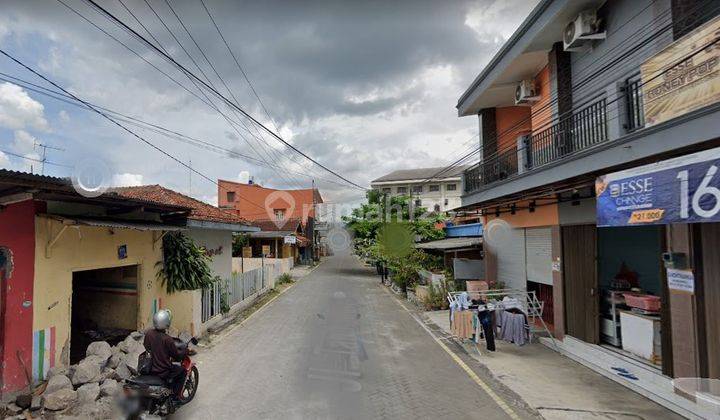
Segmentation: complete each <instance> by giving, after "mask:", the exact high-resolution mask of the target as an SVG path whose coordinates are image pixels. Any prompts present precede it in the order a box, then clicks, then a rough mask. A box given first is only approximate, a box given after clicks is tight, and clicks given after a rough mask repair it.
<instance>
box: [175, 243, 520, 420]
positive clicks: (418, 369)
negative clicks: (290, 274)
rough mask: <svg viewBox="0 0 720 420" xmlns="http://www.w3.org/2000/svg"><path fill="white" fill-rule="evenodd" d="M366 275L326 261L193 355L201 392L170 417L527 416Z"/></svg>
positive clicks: (350, 260)
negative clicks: (485, 387) (473, 373)
mask: <svg viewBox="0 0 720 420" xmlns="http://www.w3.org/2000/svg"><path fill="white" fill-rule="evenodd" d="M373 274H374V272H373V271H372V270H370V269H368V268H366V267H363V266H362V265H361V264H360V263H359V262H358V261H357V259H356V258H355V257H353V256H350V255H344V256H335V257H330V258H328V259H327V260H326V261H325V262H324V263H323V264H322V265H320V266H319V267H318V268H317V269H315V270H314V271H313V272H312V273H310V274H309V275H308V276H307V277H305V278H304V279H302V280H300V281H299V282H298V283H297V284H296V285H295V286H294V287H292V288H291V289H289V290H288V291H287V292H286V293H284V294H282V295H281V296H280V297H279V298H278V299H277V300H275V301H274V302H272V303H271V304H270V305H268V306H266V307H265V308H263V309H262V310H260V312H258V313H256V315H254V316H253V317H252V318H250V319H249V320H248V321H247V322H246V323H244V324H242V325H241V326H239V327H237V328H235V329H234V330H231V331H230V332H228V333H226V336H225V337H224V338H222V340H220V341H219V342H217V344H216V345H214V346H213V347H211V348H209V349H206V350H204V351H202V352H200V354H199V355H198V356H197V358H196V360H197V361H198V362H199V363H198V366H199V369H200V388H199V390H198V393H197V395H196V397H195V399H194V401H192V403H191V404H190V405H189V406H186V407H183V408H181V409H180V410H179V411H178V413H177V414H176V415H175V418H182V419H196V418H213V419H214V418H218V419H219V418H247V419H250V418H253V419H255V418H263V419H267V418H277V419H281V418H282V419H288V418H293V419H296V418H314V419H315V418H321V419H367V418H373V419H385V418H387V419H405V418H407V419H418V418H456V419H464V418H467V419H469V418H475V419H477V418H485V419H501V418H511V415H513V413H514V414H515V415H517V416H520V417H529V416H530V414H528V413H527V412H525V411H523V409H522V408H521V407H517V406H515V405H513V404H510V407H512V408H510V407H507V406H506V407H505V410H503V409H502V408H501V406H500V405H499V404H498V402H497V401H499V402H500V404H504V401H508V400H511V398H510V397H509V396H508V395H507V394H506V393H503V392H502V391H498V390H495V391H494V392H492V393H493V395H492V396H491V395H490V394H489V393H488V392H486V391H484V390H483V387H481V386H480V384H478V382H476V381H475V380H473V379H471V376H470V375H469V373H468V372H467V371H465V370H464V369H462V368H461V367H460V365H459V364H458V363H457V361H456V360H454V358H453V357H451V356H450V354H448V353H447V352H446V351H445V350H444V349H443V347H442V346H441V345H439V344H438V343H437V342H435V341H434V339H433V337H431V336H430V334H429V333H428V332H427V331H426V330H425V329H424V328H423V327H422V326H421V325H420V324H418V322H416V321H415V319H414V318H413V317H412V316H411V314H410V313H408V312H407V311H406V310H405V309H403V308H402V307H401V306H399V303H398V301H397V300H396V299H395V298H394V297H393V296H392V295H391V294H390V293H389V292H387V291H386V289H385V288H384V287H381V286H380V285H379V281H378V277H377V276H375V275H373ZM448 346H449V344H448ZM461 363H462V362H461ZM470 364H471V362H468V365H470ZM476 374H477V375H478V376H479V377H478V378H477V380H478V381H480V382H481V383H482V384H485V383H490V381H489V380H487V379H480V378H483V375H482V374H481V373H479V372H476ZM486 381H487V382H486Z"/></svg>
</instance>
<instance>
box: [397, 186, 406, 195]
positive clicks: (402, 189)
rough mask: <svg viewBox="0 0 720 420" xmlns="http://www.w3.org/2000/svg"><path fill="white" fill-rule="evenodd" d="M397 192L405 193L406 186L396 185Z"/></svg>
mask: <svg viewBox="0 0 720 420" xmlns="http://www.w3.org/2000/svg"><path fill="white" fill-rule="evenodd" d="M397 192H398V194H405V193H407V187H397Z"/></svg>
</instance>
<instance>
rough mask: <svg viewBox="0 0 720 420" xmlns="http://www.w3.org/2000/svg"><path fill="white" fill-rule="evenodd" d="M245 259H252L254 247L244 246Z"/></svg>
mask: <svg viewBox="0 0 720 420" xmlns="http://www.w3.org/2000/svg"><path fill="white" fill-rule="evenodd" d="M242 256H243V258H252V247H250V246H244V247H243V249H242Z"/></svg>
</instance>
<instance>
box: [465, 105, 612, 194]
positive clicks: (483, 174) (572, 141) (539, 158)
mask: <svg viewBox="0 0 720 420" xmlns="http://www.w3.org/2000/svg"><path fill="white" fill-rule="evenodd" d="M607 140H608V135H607V101H606V100H605V98H602V99H599V100H596V101H594V102H592V103H590V104H589V105H587V106H585V107H583V108H581V109H580V110H578V111H577V112H575V113H574V114H572V115H570V116H568V117H565V118H563V119H561V120H560V121H558V122H557V123H555V124H554V125H552V126H550V127H548V128H546V129H544V130H541V131H538V132H535V133H532V134H531V135H529V136H523V137H521V138H519V139H518V144H517V145H516V147H513V148H511V149H509V150H505V151H502V152H500V153H498V154H496V155H494V156H488V157H486V158H485V159H483V161H482V162H480V163H479V164H478V165H476V166H473V167H472V168H470V169H468V170H466V171H465V178H464V179H465V192H466V193H469V192H472V191H476V190H478V189H480V188H482V187H483V186H485V185H489V184H492V183H495V182H498V181H502V180H503V179H506V178H508V177H511V176H513V175H516V174H518V173H524V172H527V171H529V170H532V169H535V168H538V167H541V166H543V165H547V164H549V163H552V162H556V161H558V160H562V159H563V158H565V157H566V156H569V155H571V154H573V153H576V152H578V151H581V150H584V149H588V148H590V147H593V146H594V145H596V144H599V143H603V142H605V141H607Z"/></svg>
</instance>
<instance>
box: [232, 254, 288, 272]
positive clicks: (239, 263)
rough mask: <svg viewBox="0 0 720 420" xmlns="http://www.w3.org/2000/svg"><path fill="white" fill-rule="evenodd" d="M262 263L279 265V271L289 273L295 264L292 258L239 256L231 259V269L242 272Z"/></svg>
mask: <svg viewBox="0 0 720 420" xmlns="http://www.w3.org/2000/svg"><path fill="white" fill-rule="evenodd" d="M263 264H264V265H279V266H280V273H289V272H290V270H291V269H292V268H293V267H294V266H295V263H294V261H293V258H265V259H264V261H263V258H240V257H234V258H233V259H232V271H233V272H234V273H244V272H247V271H251V270H255V269H257V268H260V267H262V266H263Z"/></svg>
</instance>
